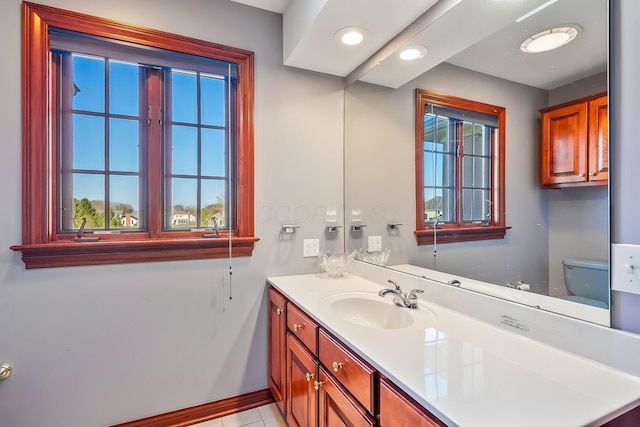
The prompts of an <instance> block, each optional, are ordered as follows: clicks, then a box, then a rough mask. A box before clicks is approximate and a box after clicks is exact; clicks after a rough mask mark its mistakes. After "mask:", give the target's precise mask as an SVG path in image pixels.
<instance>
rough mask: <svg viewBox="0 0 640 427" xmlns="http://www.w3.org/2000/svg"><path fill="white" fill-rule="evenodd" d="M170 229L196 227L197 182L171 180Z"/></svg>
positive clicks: (183, 179) (180, 179)
mask: <svg viewBox="0 0 640 427" xmlns="http://www.w3.org/2000/svg"><path fill="white" fill-rule="evenodd" d="M170 206H171V212H172V216H171V227H172V228H192V227H196V218H197V206H198V181H197V180H196V179H189V178H173V179H172V180H171V200H170Z"/></svg>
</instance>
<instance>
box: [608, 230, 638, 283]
mask: <svg viewBox="0 0 640 427" xmlns="http://www.w3.org/2000/svg"><path fill="white" fill-rule="evenodd" d="M611 289H613V290H614V291H620V292H629V293H632V294H640V245H627V244H620V243H614V244H613V245H611Z"/></svg>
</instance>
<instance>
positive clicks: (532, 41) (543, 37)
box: [520, 26, 579, 53]
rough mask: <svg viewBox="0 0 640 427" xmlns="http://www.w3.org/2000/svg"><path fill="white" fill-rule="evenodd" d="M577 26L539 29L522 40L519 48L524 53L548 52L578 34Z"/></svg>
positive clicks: (568, 41)
mask: <svg viewBox="0 0 640 427" xmlns="http://www.w3.org/2000/svg"><path fill="white" fill-rule="evenodd" d="M578 28H579V27H577V26H565V27H557V28H552V29H550V30H545V31H541V32H539V33H538V34H536V35H533V36H531V37H529V38H528V39H526V40H525V41H523V42H522V44H521V45H520V50H521V51H523V52H526V53H541V52H548V51H550V50H553V49H557V48H559V47H562V46H564V45H566V44H568V43H570V42H571V41H572V40H573V39H575V38H576V37H577V36H578V32H579V30H578Z"/></svg>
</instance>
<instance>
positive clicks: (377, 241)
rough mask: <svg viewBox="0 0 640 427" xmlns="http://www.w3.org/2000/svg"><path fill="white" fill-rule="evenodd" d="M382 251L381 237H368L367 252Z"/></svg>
mask: <svg viewBox="0 0 640 427" xmlns="http://www.w3.org/2000/svg"><path fill="white" fill-rule="evenodd" d="M381 250H382V236H369V252H376V251H381Z"/></svg>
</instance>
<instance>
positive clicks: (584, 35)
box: [345, 0, 609, 325]
mask: <svg viewBox="0 0 640 427" xmlns="http://www.w3.org/2000/svg"><path fill="white" fill-rule="evenodd" d="M463 4H464V2H463V3H461V5H463ZM457 7H460V5H459V6H457ZM444 18H446V16H445V17H444ZM444 18H442V19H444ZM478 18H482V17H478V16H475V17H474V19H478ZM484 18H485V19H490V17H484ZM469 19H470V21H469V22H472V20H471V19H472V18H471V17H470V18H469ZM607 22H608V2H607V1H606V0H586V1H585V0H560V1H558V2H556V3H554V4H552V5H550V6H549V7H547V8H546V9H544V10H542V11H540V12H539V13H537V14H536V15H533V16H531V17H529V18H527V19H525V20H523V21H521V22H519V23H516V22H514V23H512V24H511V25H508V26H507V27H504V28H498V29H496V31H495V32H494V33H493V34H492V35H490V36H489V37H486V38H483V39H482V40H478V41H477V43H476V44H474V45H473V46H470V47H469V48H467V49H466V50H463V51H460V52H455V54H452V56H451V57H450V58H449V60H447V61H446V62H444V63H441V64H439V65H437V66H435V67H434V68H432V69H430V70H429V71H427V72H426V73H424V74H422V75H420V76H419V77H417V78H415V79H414V80H412V81H410V82H408V83H406V84H404V85H402V86H400V87H399V88H397V89H390V88H386V87H382V86H377V85H373V84H369V83H365V82H363V81H358V82H356V83H354V84H352V85H351V86H349V87H348V88H347V90H346V91H345V226H346V227H345V228H346V229H347V230H351V229H350V228H348V227H349V225H350V215H349V213H350V212H352V211H359V212H360V213H361V217H362V218H361V220H362V224H366V225H367V227H366V228H361V229H360V231H357V232H354V231H349V232H347V236H346V241H345V246H346V250H347V251H350V250H354V249H365V250H366V249H367V248H369V241H370V239H369V238H373V239H371V241H376V240H377V239H375V237H376V236H382V248H383V249H385V248H388V249H390V251H391V253H390V256H389V259H388V262H387V265H388V266H390V267H393V268H397V269H403V270H405V271H409V272H412V273H415V274H419V275H431V276H432V277H433V278H435V279H439V280H442V281H447V279H448V278H451V277H454V276H456V277H457V276H459V277H463V278H470V279H474V280H477V281H481V282H487V283H490V284H495V285H497V286H499V287H497V286H495V287H494V288H495V290H496V291H495V292H493V293H494V294H495V295H497V296H501V297H507V298H510V299H514V300H520V299H522V298H521V296H522V295H525V294H527V295H531V297H532V298H533V300H534V301H535V302H533V303H531V304H532V305H539V306H541V308H543V309H549V310H552V311H555V312H559V313H564V314H567V315H570V316H575V317H582V315H581V314H580V312H581V311H582V310H583V309H584V310H586V312H589V313H591V314H592V315H587V316H585V317H584V318H586V319H587V320H591V321H594V322H597V323H601V324H606V325H608V324H609V314H608V310H607V309H603V308H599V307H595V306H593V305H588V304H582V303H576V302H574V301H570V300H569V299H567V298H566V297H569V296H571V292H570V291H569V290H568V288H567V286H566V285H565V278H564V268H563V260H599V261H604V262H605V263H607V262H608V258H609V221H608V218H609V203H608V186H607V185H602V186H587V187H585V186H583V187H571V188H563V189H559V190H558V189H553V190H551V189H543V188H541V186H540V138H541V130H540V125H541V124H540V112H539V110H541V109H544V108H547V107H549V106H553V105H558V104H561V103H564V102H568V101H571V100H575V99H578V98H582V97H585V96H589V95H592V94H596V93H600V92H606V91H607V87H608V78H607V45H608V41H607V38H608V37H607V34H608V26H607ZM567 23H571V24H577V25H578V28H579V34H578V37H577V38H576V39H575V40H574V41H573V42H572V43H570V44H568V45H566V46H564V47H563V48H560V49H558V50H556V51H552V52H547V53H541V54H534V55H532V54H525V53H523V52H521V51H520V49H519V46H520V43H521V42H522V41H524V40H525V39H526V38H527V37H530V36H531V35H533V34H536V33H537V32H539V31H542V30H544V29H546V28H552V27H555V26H558V25H565V24H567ZM454 24H455V23H452V28H453V27H454V26H455V25H454ZM457 24H458V25H460V24H461V23H460V22H458V23H457ZM465 25H468V23H467V24H465ZM438 43H441V44H445V43H447V40H442V39H440V40H438ZM427 48H428V46H427ZM565 60H567V61H568V62H569V63H570V64H573V65H579V67H577V68H571V67H570V66H569V65H568V64H567V61H565ZM416 88H420V89H424V90H429V91H434V92H439V93H445V94H448V95H452V96H457V97H461V98H466V99H472V100H475V101H478V102H482V103H487V104H492V105H499V106H502V107H505V108H506V117H507V119H506V122H507V125H506V168H505V169H506V170H505V221H506V226H509V227H511V228H510V229H509V230H508V231H507V233H506V235H505V237H504V238H503V239H499V240H485V241H477V242H462V243H447V244H435V245H434V244H431V245H429V244H425V245H418V244H417V241H416V238H415V236H414V231H415V228H414V225H415V223H416V196H415V195H416V185H415V169H414V156H415V154H416V153H415V142H414V136H415V132H414V130H415V123H414V117H415V113H414V100H415V98H414V96H415V89H416ZM389 224H401V225H398V226H394V227H389ZM434 270H437V272H438V274H439V275H438V274H435V273H433V271H434ZM605 276H606V277H607V278H608V274H606V275H605ZM519 282H522V283H525V284H528V285H530V293H529V292H526V291H524V292H523V291H515V290H512V289H509V288H507V284H509V283H511V284H513V285H516V284H518V283H519ZM463 283H464V282H463ZM503 291H505V292H503ZM511 291H514V292H511ZM518 292H519V294H518ZM513 295H515V296H517V298H515V297H514V296H513ZM540 295H542V296H544V297H540ZM527 301H528V300H527ZM541 301H543V302H541ZM605 305H608V301H607V302H606V303H605Z"/></svg>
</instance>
